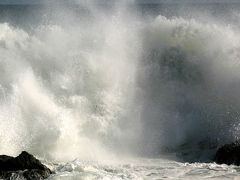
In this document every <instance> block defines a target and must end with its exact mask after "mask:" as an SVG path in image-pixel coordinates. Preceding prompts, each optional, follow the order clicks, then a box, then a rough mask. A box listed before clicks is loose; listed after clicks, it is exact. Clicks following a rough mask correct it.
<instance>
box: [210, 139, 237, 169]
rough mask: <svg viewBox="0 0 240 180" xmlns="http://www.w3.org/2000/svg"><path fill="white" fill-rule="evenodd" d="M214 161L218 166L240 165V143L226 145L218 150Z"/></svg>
mask: <svg viewBox="0 0 240 180" xmlns="http://www.w3.org/2000/svg"><path fill="white" fill-rule="evenodd" d="M214 161H215V162H216V163H218V164H227V165H231V164H232V165H237V166H239V165H240V142H238V141H237V142H234V143H231V144H225V145H224V146H222V147H221V148H219V149H218V150H217V153H216V155H215V157H214Z"/></svg>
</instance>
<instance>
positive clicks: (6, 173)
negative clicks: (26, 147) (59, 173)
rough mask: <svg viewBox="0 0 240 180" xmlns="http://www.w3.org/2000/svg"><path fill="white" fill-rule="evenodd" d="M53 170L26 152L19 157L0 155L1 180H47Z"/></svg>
mask: <svg viewBox="0 0 240 180" xmlns="http://www.w3.org/2000/svg"><path fill="white" fill-rule="evenodd" d="M50 174H52V172H51V170H50V169H49V168H47V167H46V166H45V165H43V164H42V163H41V162H40V161H39V160H38V159H36V158H35V157H34V156H33V155H31V154H29V153H28V152H26V151H23V152H22V153H21V154H20V155H19V156H17V157H11V156H6V155H0V179H23V178H25V179H27V180H32V179H35V180H40V179H45V178H47V177H49V176H50Z"/></svg>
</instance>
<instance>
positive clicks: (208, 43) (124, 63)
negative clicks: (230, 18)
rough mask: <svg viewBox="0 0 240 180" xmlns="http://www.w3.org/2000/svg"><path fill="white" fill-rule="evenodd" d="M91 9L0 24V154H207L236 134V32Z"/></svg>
mask: <svg viewBox="0 0 240 180" xmlns="http://www.w3.org/2000/svg"><path fill="white" fill-rule="evenodd" d="M122 8H123V7H122ZM94 10H95V9H91V10H90V11H91V12H92V13H94V14H93V15H92V16H91V17H89V18H90V20H85V21H80V22H78V21H77V20H76V19H75V18H73V17H71V18H70V17H68V18H70V19H71V20H74V21H69V19H67V20H68V21H66V19H65V20H64V22H61V21H57V22H55V23H53V22H51V23H49V24H39V25H37V27H36V28H35V29H34V30H31V31H28V30H26V29H24V28H19V27H16V26H13V25H10V24H8V23H1V24H0V68H1V70H0V82H1V84H0V121H1V123H0V129H1V134H0V153H8V154H13V155H16V154H18V153H19V151H21V150H23V149H25V150H28V151H30V152H33V153H35V154H37V155H39V156H42V157H46V158H53V159H58V160H59V159H62V160H64V159H73V158H76V157H80V158H86V159H95V160H96V159H105V158H106V157H107V156H108V157H109V156H111V155H109V152H111V153H112V154H118V153H120V152H121V154H122V153H132V154H141V155H159V154H161V153H162V152H165V151H167V152H182V151H183V152H184V153H180V155H183V154H191V155H193V156H194V157H195V158H202V157H204V158H205V157H206V155H205V154H206V153H205V152H204V151H203V150H211V151H215V150H216V148H217V146H219V145H221V144H223V143H226V142H230V141H233V140H236V139H238V137H239V122H240V119H239V108H240V103H239V102H240V99H239V98H240V97H239V90H240V74H239V73H240V71H239V59H240V53H239V52H240V51H239V49H240V43H239V42H240V36H239V33H238V30H236V29H234V28H232V27H231V26H230V25H229V26H224V25H221V24H220V23H218V24H217V23H216V24H214V23H201V22H199V21H197V20H194V19H183V18H166V17H164V16H158V17H157V18H155V19H154V20H149V19H148V20H146V19H141V18H140V17H137V16H132V14H133V13H132V12H131V13H130V12H128V11H127V10H123V9H120V10H119V9H118V10H116V12H115V13H110V15H109V13H100V12H96V11H94ZM72 22H74V24H71V23H72ZM186 151H187V153H186ZM207 154H208V155H207V156H210V155H209V153H207ZM210 154H211V153H210Z"/></svg>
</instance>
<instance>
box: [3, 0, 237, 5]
mask: <svg viewBox="0 0 240 180" xmlns="http://www.w3.org/2000/svg"><path fill="white" fill-rule="evenodd" d="M54 1H55V2H59V1H61V2H62V1H63V2H71V1H72V2H74V1H75V2H76V1H88V0H0V4H35V3H37V4H39V3H43V2H45V3H46V2H54ZM103 1H105V2H111V1H119V0H95V2H103ZM125 1H126V0H125ZM135 1H136V2H140V3H171V2H174V3H176V2H197V3H209V2H221V3H224V2H225V3H229V2H238V3H240V0H135Z"/></svg>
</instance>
